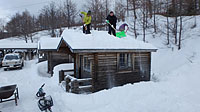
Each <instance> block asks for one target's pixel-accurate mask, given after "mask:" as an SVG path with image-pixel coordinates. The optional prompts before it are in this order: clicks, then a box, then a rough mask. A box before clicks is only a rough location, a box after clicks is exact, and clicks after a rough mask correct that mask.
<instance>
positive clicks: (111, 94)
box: [0, 19, 200, 112]
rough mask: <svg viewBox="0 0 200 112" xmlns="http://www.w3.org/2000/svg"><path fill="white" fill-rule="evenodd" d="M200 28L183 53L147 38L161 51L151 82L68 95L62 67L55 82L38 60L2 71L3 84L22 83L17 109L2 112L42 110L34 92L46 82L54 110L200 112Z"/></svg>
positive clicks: (188, 34)
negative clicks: (61, 80)
mask: <svg viewBox="0 0 200 112" xmlns="http://www.w3.org/2000/svg"><path fill="white" fill-rule="evenodd" d="M197 20H200V19H197ZM188 24H189V23H188ZM199 25H200V23H198V24H197V27H196V28H193V29H190V28H189V27H188V29H187V30H184V31H185V32H184V41H183V46H182V49H181V50H179V51H178V50H177V49H176V47H174V48H168V47H169V46H168V47H166V46H165V45H163V42H164V38H165V35H160V36H159V35H157V36H156V38H155V39H153V38H152V37H151V36H148V37H147V41H148V42H149V43H151V44H153V45H154V46H156V47H157V48H158V52H156V53H153V57H152V81H150V82H141V83H136V84H133V85H132V84H127V85H124V86H122V87H115V88H112V89H110V90H103V91H100V92H97V93H93V94H88V95H85V94H82V95H76V94H71V93H66V92H64V90H63V89H62V88H61V87H60V86H59V85H58V73H57V72H56V71H58V70H57V69H61V68H60V67H61V66H58V67H57V68H56V69H55V74H54V77H53V78H49V77H44V76H45V74H46V73H45V69H46V62H43V63H40V64H37V60H32V61H26V62H25V67H24V68H23V69H22V70H12V71H3V69H2V68H1V69H0V86H3V85H9V84H17V85H18V87H19V93H20V100H19V105H18V106H15V103H14V102H13V101H11V102H6V103H1V104H0V111H2V112H39V109H38V107H37V99H36V98H35V93H36V92H37V90H38V88H39V87H40V86H41V85H42V84H43V83H46V85H45V87H44V90H45V92H46V93H47V95H51V96H52V97H53V100H54V106H53V108H52V110H53V112H199V110H200V97H199V95H200V89H199V86H200V81H199V79H200V71H199V68H200V50H199V49H200V44H199V42H200V37H199V33H198V32H199V31H200V29H199V27H200V26H199ZM139 38H140V37H139ZM172 49H173V50H172ZM70 67H71V65H69V68H70Z"/></svg>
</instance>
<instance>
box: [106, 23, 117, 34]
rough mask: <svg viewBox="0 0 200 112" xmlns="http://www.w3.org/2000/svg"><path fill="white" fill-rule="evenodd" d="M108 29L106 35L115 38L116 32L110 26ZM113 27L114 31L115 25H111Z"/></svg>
mask: <svg viewBox="0 0 200 112" xmlns="http://www.w3.org/2000/svg"><path fill="white" fill-rule="evenodd" d="M108 27H109V28H108V34H110V35H112V34H113V35H114V36H116V31H115V30H114V29H113V28H112V27H111V26H110V25H108ZM113 27H114V28H115V29H116V25H113Z"/></svg>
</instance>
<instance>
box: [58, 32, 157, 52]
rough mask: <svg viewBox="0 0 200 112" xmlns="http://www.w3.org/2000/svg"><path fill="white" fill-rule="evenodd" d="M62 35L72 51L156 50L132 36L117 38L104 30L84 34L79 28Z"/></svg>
mask: <svg viewBox="0 0 200 112" xmlns="http://www.w3.org/2000/svg"><path fill="white" fill-rule="evenodd" d="M62 37H63V39H64V40H65V42H66V43H67V45H68V46H69V48H70V49H71V51H72V52H74V53H76V52H88V51H89V52H115V51H120V52H126V51H133V50H134V51H150V52H152V51H154V52H155V51H156V50H157V48H156V47H154V46H153V45H151V44H149V43H144V42H142V41H139V40H136V39H134V38H133V37H130V36H127V37H125V38H117V37H114V36H111V35H108V33H107V32H106V31H92V34H89V35H85V34H83V33H82V32H81V31H80V30H65V31H64V32H63V34H62ZM86 50H87V51H86Z"/></svg>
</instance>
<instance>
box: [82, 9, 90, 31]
mask: <svg viewBox="0 0 200 112" xmlns="http://www.w3.org/2000/svg"><path fill="white" fill-rule="evenodd" d="M81 14H83V15H84V17H82V16H81V17H82V19H83V33H85V34H91V32H90V25H91V20H92V17H91V11H88V12H81Z"/></svg>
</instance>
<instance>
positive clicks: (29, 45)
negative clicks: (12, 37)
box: [0, 41, 37, 49]
mask: <svg viewBox="0 0 200 112" xmlns="http://www.w3.org/2000/svg"><path fill="white" fill-rule="evenodd" d="M0 49H37V43H22V42H14V41H13V42H8V43H3V42H1V43H0Z"/></svg>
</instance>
